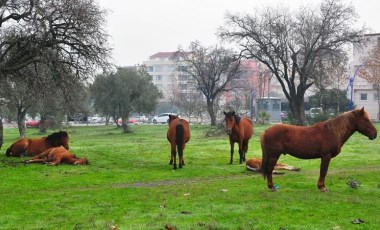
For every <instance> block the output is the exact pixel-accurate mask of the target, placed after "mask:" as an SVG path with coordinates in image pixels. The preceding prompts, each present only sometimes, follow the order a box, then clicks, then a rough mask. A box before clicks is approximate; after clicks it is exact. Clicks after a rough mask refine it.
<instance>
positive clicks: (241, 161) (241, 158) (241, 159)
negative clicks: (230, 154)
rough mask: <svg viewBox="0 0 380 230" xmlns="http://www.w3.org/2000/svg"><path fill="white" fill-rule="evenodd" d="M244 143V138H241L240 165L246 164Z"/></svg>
mask: <svg viewBox="0 0 380 230" xmlns="http://www.w3.org/2000/svg"><path fill="white" fill-rule="evenodd" d="M243 146H244V141H243V138H240V141H239V157H240V159H239V163H240V164H242V163H243V162H244V147H243Z"/></svg>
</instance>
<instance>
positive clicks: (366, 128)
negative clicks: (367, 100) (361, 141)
mask: <svg viewBox="0 0 380 230" xmlns="http://www.w3.org/2000/svg"><path fill="white" fill-rule="evenodd" d="M353 113H354V115H355V118H356V120H355V125H356V130H357V131H358V132H359V133H361V134H363V135H364V136H366V137H368V138H369V139H370V140H373V139H375V138H376V137H377V130H376V128H375V127H374V126H373V124H372V122H371V120H370V119H369V115H368V112H367V111H365V110H364V107H363V108H362V109H357V110H354V111H353Z"/></svg>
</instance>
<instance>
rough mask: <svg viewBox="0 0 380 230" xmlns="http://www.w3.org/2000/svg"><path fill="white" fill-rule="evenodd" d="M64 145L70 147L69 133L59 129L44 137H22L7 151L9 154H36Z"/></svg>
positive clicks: (16, 155) (7, 154)
mask: <svg viewBox="0 0 380 230" xmlns="http://www.w3.org/2000/svg"><path fill="white" fill-rule="evenodd" d="M58 146H63V147H65V148H66V149H69V135H68V134H67V132H65V131H59V132H55V133H52V134H50V135H49V136H47V137H42V138H22V139H20V140H18V141H16V142H15V143H13V144H12V145H11V146H10V147H9V148H8V149H7V151H6V152H5V155H6V156H7V157H9V156H15V157H20V156H24V155H26V156H35V155H38V154H40V153H41V152H43V151H45V150H46V149H48V148H51V147H58Z"/></svg>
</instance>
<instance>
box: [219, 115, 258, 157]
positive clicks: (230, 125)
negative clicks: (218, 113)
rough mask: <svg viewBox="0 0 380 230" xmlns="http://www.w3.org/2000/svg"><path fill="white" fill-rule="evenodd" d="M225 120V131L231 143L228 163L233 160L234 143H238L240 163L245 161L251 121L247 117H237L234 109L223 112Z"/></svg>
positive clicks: (250, 134)
mask: <svg viewBox="0 0 380 230" xmlns="http://www.w3.org/2000/svg"><path fill="white" fill-rule="evenodd" d="M223 113H224V115H225V119H224V120H225V121H226V132H227V134H228V136H229V139H230V145H231V159H230V164H232V162H233V155H234V144H235V142H237V143H238V144H239V155H240V164H242V163H243V162H244V161H245V154H246V153H247V151H248V142H249V139H250V138H251V137H252V134H253V123H252V121H251V119H249V118H248V117H239V116H238V115H237V114H235V111H232V112H228V113H226V112H224V111H223Z"/></svg>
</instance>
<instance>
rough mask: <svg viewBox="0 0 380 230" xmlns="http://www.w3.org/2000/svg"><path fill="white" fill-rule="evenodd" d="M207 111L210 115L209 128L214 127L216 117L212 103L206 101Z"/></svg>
mask: <svg viewBox="0 0 380 230" xmlns="http://www.w3.org/2000/svg"><path fill="white" fill-rule="evenodd" d="M207 111H208V114H209V115H210V119H211V126H216V116H215V112H214V103H213V101H211V100H207Z"/></svg>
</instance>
